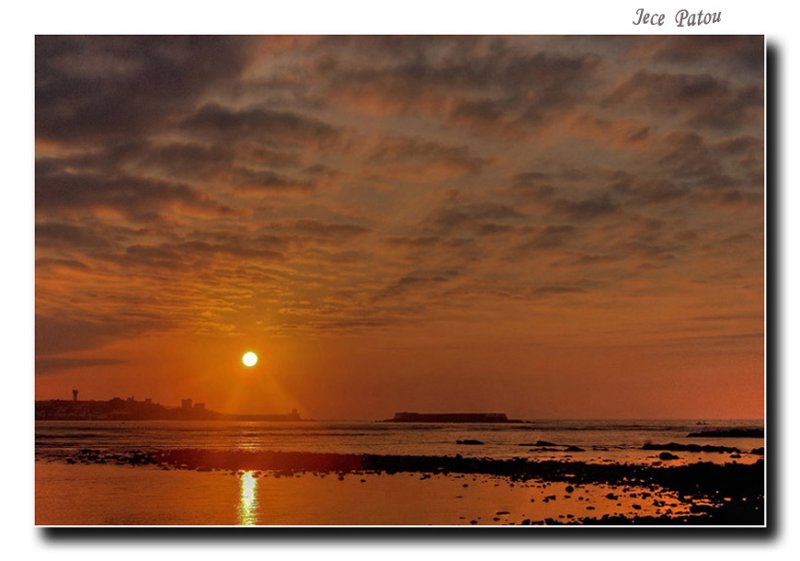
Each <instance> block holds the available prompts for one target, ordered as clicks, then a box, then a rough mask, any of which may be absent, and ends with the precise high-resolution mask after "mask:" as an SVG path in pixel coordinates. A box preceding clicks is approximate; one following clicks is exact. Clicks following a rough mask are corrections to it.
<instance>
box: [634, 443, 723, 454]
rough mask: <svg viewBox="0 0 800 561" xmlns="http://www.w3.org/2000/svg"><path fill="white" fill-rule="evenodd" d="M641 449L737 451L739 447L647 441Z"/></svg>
mask: <svg viewBox="0 0 800 561" xmlns="http://www.w3.org/2000/svg"><path fill="white" fill-rule="evenodd" d="M642 450H669V451H670V452H719V453H734V452H739V449H738V448H734V447H733V446H713V445H711V444H706V445H703V446H700V445H699V444H678V443H677V442H668V443H667V444H651V443H649V442H648V443H645V444H644V445H643V446H642Z"/></svg>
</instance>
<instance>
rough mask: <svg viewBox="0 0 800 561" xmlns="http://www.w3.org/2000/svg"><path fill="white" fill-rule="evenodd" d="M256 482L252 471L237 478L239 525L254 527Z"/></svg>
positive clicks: (256, 508) (256, 503)
mask: <svg viewBox="0 0 800 561" xmlns="http://www.w3.org/2000/svg"><path fill="white" fill-rule="evenodd" d="M257 489H258V480H257V479H256V478H255V477H254V476H253V472H252V471H246V472H244V473H243V474H242V476H241V477H240V478H239V524H240V525H241V526H254V525H255V524H256V516H257V511H258V496H257V494H256V491H257Z"/></svg>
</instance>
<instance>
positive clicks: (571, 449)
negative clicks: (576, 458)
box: [564, 446, 584, 452]
mask: <svg viewBox="0 0 800 561" xmlns="http://www.w3.org/2000/svg"><path fill="white" fill-rule="evenodd" d="M564 451H565V452H583V451H584V450H583V448H581V447H579V446H567V447H566V448H565V450H564Z"/></svg>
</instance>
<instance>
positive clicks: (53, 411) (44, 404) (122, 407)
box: [36, 397, 303, 421]
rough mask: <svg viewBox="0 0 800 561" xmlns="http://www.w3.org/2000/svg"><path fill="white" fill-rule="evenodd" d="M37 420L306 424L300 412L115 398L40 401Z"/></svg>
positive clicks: (38, 402) (187, 400) (187, 401)
mask: <svg viewBox="0 0 800 561" xmlns="http://www.w3.org/2000/svg"><path fill="white" fill-rule="evenodd" d="M36 420H37V421H103V420H108V421H162V420H192V421H197V420H201V421H302V420H303V419H302V418H301V417H300V414H299V413H298V412H297V410H296V409H293V410H292V411H291V412H290V413H284V414H267V413H260V414H230V413H219V412H217V411H211V410H210V409H206V408H205V404H203V403H194V402H193V401H192V400H191V399H184V400H183V401H182V402H181V406H180V407H168V406H165V405H161V404H160V403H153V402H152V401H151V400H149V399H146V400H144V401H137V400H135V399H134V398H132V397H130V398H127V399H121V398H118V397H116V398H114V399H109V400H107V401H97V400H82V401H79V400H77V399H73V400H71V401H70V400H66V399H50V400H43V401H36Z"/></svg>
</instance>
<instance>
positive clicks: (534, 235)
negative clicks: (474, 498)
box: [35, 36, 764, 418]
mask: <svg viewBox="0 0 800 561" xmlns="http://www.w3.org/2000/svg"><path fill="white" fill-rule="evenodd" d="M763 88H764V82H763V38H762V37H760V36H754V37H722V36H717V37H698V36H689V37H668V36H662V37H657V36H653V37H612V36H607V37H581V36H574V37H551V36H545V37H321V38H320V37H265V38H260V37H230V38H225V37H205V38H192V37H179V38H164V37H138V38H135V37H73V38H70V37H38V38H37V40H36V201H35V204H36V232H35V240H36V351H35V352H36V398H37V399H50V398H64V399H67V398H69V397H70V390H71V389H72V388H73V387H77V388H79V389H80V396H81V398H82V399H109V398H112V397H115V396H119V397H128V396H131V395H133V396H136V398H137V399H143V398H146V397H150V398H152V399H153V400H154V401H157V402H160V403H163V404H167V405H177V404H178V403H179V400H180V399H181V398H185V397H192V398H194V400H195V401H203V402H205V403H206V404H207V407H209V408H211V409H214V410H218V411H229V412H236V411H240V412H283V411H287V410H289V409H291V408H298V409H299V411H300V413H301V415H303V416H304V417H314V418H386V417H390V416H391V415H392V414H393V413H394V412H395V411H402V410H409V411H414V410H417V411H503V412H506V413H508V414H509V415H510V416H513V417H523V418H548V417H550V418H552V417H561V418H594V417H611V418H645V417H649V418H727V417H738V418H760V417H761V416H762V412H763V378H764V371H763V352H764V344H763V336H764V333H763V331H764V330H763V312H764V309H763V288H764V279H763V259H764V251H763V242H764V238H763V229H764V217H763V212H764V204H763V197H764V179H763V173H764V159H763V143H764V135H763V119H764V111H763V105H764V96H763ZM245 351H255V352H256V353H258V355H259V358H260V360H259V362H258V364H257V365H256V366H255V367H253V368H252V369H248V368H245V367H244V366H243V365H242V363H241V356H242V354H243V353H244V352H245Z"/></svg>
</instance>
